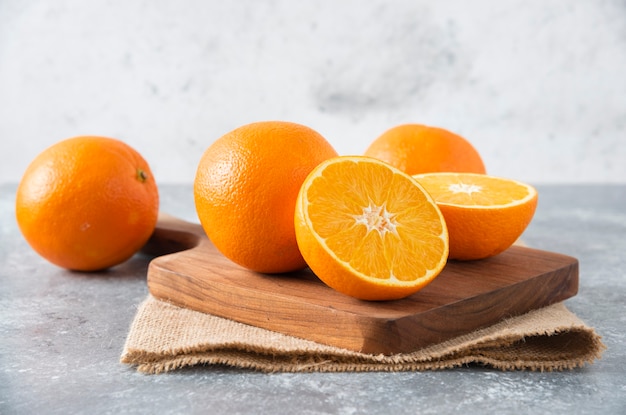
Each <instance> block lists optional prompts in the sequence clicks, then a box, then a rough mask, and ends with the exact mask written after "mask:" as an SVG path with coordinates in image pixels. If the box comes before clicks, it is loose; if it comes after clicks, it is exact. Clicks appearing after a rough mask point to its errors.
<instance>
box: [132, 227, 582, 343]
mask: <svg viewBox="0 0 626 415" xmlns="http://www.w3.org/2000/svg"><path fill="white" fill-rule="evenodd" d="M144 251H145V252H146V253H148V254H151V255H157V257H156V258H154V259H153V260H152V261H151V262H150V265H149V268H148V288H149V290H150V293H151V294H152V295H153V296H154V297H156V298H158V299H161V300H164V301H167V302H170V303H172V304H175V305H178V306H180V307H185V308H189V309H193V310H197V311H200V312H204V313H209V314H213V315H217V316H220V317H225V318H229V319H232V320H236V321H239V322H242V323H246V324H250V325H253V326H257V327H262V328H265V329H269V330H273V331H277V332H281V333H285V334H289V335H292V336H296V337H301V338H304V339H308V340H313V341H316V342H319V343H323V344H328V345H333V346H339V347H342V348H345V349H349V350H355V351H360V352H364V353H383V354H393V353H406V352H411V351H414V350H417V349H419V348H422V347H424V346H428V345H431V344H434V343H438V342H441V341H444V340H447V339H450V338H453V337H456V336H459V335H462V334H466V333H469V332H470V331H473V330H475V329H478V328H481V327H486V326H489V325H491V324H494V323H496V322H498V321H501V320H502V319H505V318H507V317H511V316H514V315H519V314H523V313H525V312H527V311H530V310H533V309H536V308H540V307H544V306H547V305H549V304H552V303H555V302H560V301H563V300H565V299H567V298H569V297H572V296H574V295H576V293H577V291H578V261H577V259H575V258H572V257H569V256H566V255H561V254H558V253H553V252H546V251H540V250H537V249H531V248H526V247H521V246H513V247H511V248H509V249H508V250H507V251H505V252H503V253H502V254H500V255H497V256H495V257H492V258H489V259H485V260H480V261H472V262H456V261H450V262H449V263H448V264H447V265H446V267H445V268H444V270H443V271H442V273H441V274H440V275H439V276H438V277H437V278H436V279H435V280H434V281H433V282H432V283H431V284H429V285H428V286H427V287H425V288H424V289H422V290H421V291H419V292H417V293H416V294H414V295H412V296H410V297H408V298H405V299H402V300H395V301H385V302H369V301H361V300H357V299H354V298H351V297H348V296H346V295H343V294H341V293H339V292H337V291H335V290H333V289H331V288H329V287H328V286H326V285H325V284H324V283H322V282H321V281H320V280H319V279H318V278H317V277H316V276H315V275H313V274H312V273H311V272H310V271H309V270H305V271H301V272H294V273H289V274H279V275H268V274H259V273H256V272H253V271H249V270H246V269H244V268H242V267H240V266H238V265H236V264H234V263H233V262H231V261H230V260H228V259H227V258H225V257H224V256H222V255H221V253H219V252H218V251H217V250H216V248H215V247H214V246H213V245H212V243H211V242H210V241H209V239H208V238H207V237H206V236H205V233H204V231H203V229H202V228H201V226H200V225H197V224H192V223H189V222H185V221H182V220H179V219H176V218H173V217H168V216H161V217H160V218H159V222H158V225H157V229H156V231H155V233H154V235H153V237H152V238H151V239H150V241H149V243H148V244H147V245H146V247H145V249H144ZM159 255H160V256H159Z"/></svg>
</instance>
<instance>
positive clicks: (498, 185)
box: [413, 173, 537, 260]
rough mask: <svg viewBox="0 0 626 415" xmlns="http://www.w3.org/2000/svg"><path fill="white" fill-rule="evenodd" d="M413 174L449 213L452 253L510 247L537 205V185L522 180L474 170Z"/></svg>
mask: <svg viewBox="0 0 626 415" xmlns="http://www.w3.org/2000/svg"><path fill="white" fill-rule="evenodd" d="M413 177H414V178H415V179H416V180H417V181H418V182H420V183H421V184H422V185H423V186H424V188H425V189H426V190H427V191H428V192H429V193H430V194H431V196H432V197H433V198H434V199H435V201H436V202H437V205H438V206H439V208H440V209H441V212H442V213H443V216H444V217H445V219H446V224H447V226H448V233H449V236H450V256H449V259H458V260H474V259H483V258H487V257H490V256H494V255H497V254H499V253H501V252H503V251H505V250H506V249H508V248H509V247H510V246H511V245H513V243H515V241H516V240H517V239H518V238H519V237H520V236H521V235H522V233H523V232H524V231H525V230H526V227H527V226H528V224H529V223H530V222H531V220H532V218H533V216H534V214H535V209H536V208H537V190H536V189H535V188H534V187H532V186H530V185H528V184H526V183H522V182H519V181H517V180H512V179H506V178H502V177H494V176H489V175H484V174H474V173H425V174H418V175H414V176H413Z"/></svg>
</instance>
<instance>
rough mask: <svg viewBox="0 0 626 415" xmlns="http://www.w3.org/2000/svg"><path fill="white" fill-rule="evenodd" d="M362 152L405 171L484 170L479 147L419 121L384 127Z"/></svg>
mask: <svg viewBox="0 0 626 415" xmlns="http://www.w3.org/2000/svg"><path fill="white" fill-rule="evenodd" d="M365 155H366V156H369V157H374V158H377V159H379V160H382V161H386V162H387V163H389V164H391V165H392V166H394V167H396V168H398V169H400V170H402V171H404V172H405V173H407V174H410V175H413V174H420V173H431V172H467V173H481V174H484V173H485V172H486V170H485V165H484V163H483V160H482V158H481V157H480V155H479V154H478V151H477V150H476V149H475V148H474V147H473V146H472V144H471V143H470V142H469V141H467V140H466V139H465V138H463V137H461V136H459V135H456V134H454V133H452V132H450V131H447V130H444V129H442V128H437V127H428V126H425V125H420V124H403V125H398V126H396V127H393V128H391V129H389V130H387V131H385V132H384V133H383V134H382V135H380V136H379V137H378V138H377V139H376V140H374V141H373V142H372V143H371V144H370V146H369V147H368V148H367V150H365Z"/></svg>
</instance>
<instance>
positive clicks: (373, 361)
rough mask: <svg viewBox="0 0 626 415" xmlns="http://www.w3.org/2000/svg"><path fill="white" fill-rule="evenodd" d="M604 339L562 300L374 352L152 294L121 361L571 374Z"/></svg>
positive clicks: (144, 368)
mask: <svg viewBox="0 0 626 415" xmlns="http://www.w3.org/2000/svg"><path fill="white" fill-rule="evenodd" d="M604 348H605V346H604V345H603V343H602V341H601V339H600V336H599V335H598V334H596V332H595V331H594V330H593V329H592V328H590V327H588V326H587V325H586V324H585V323H583V322H582V321H581V320H580V319H579V318H578V317H576V316H575V315H574V314H573V313H571V312H570V311H569V310H568V309H567V308H566V307H565V305H564V304H562V303H558V304H554V305H551V306H548V307H545V308H543V309H540V310H535V311H531V312H529V313H527V314H524V315H522V316H517V317H513V318H510V319H508V320H504V321H502V322H500V323H497V324H495V325H493V326H490V327H487V328H484V329H480V330H477V331H474V332H472V333H470V334H467V335H463V336H460V337H457V338H454V339H452V340H448V341H445V342H443V343H440V344H436V345H433V346H428V347H426V348H423V349H421V350H418V351H416V352H412V353H406V354H397V355H391V356H386V355H372V354H363V353H358V352H353V351H350V350H345V349H341V348H337V347H333V346H326V345H323V344H319V343H315V342H311V341H308V340H303V339H299V338H295V337H291V336H288V335H284V334H280V333H276V332H272V331H268V330H265V329H261V328H257V327H253V326H249V325H246V324H241V323H238V322H235V321H232V320H228V319H224V318H220V317H216V316H213V315H209V314H203V313H199V312H196V311H192V310H187V309H183V308H179V307H176V306H174V305H171V304H168V303H165V302H163V301H160V300H157V299H155V298H154V297H152V296H148V298H146V299H145V300H144V301H143V303H141V304H140V306H139V309H138V310H137V314H136V316H135V318H134V321H133V322H132V324H131V327H130V332H129V334H128V337H127V339H126V344H125V346H124V351H123V353H122V356H121V361H122V362H123V363H127V364H130V365H134V366H136V367H137V370H139V371H140V372H145V373H160V372H166V371H171V370H175V369H179V368H182V367H185V366H192V365H201V364H203V365H227V366H233V367H238V368H248V369H253V370H258V371H264V372H341V371H355V372H356V371H408V370H414V371H418V370H435V369H448V368H454V367H458V366H462V365H467V364H478V365H486V366H489V367H493V368H497V369H501V370H541V371H551V370H565V369H574V368H577V367H581V366H584V365H585V364H588V363H592V362H593V361H594V360H595V359H597V358H599V357H600V355H601V353H602V351H603V350H604Z"/></svg>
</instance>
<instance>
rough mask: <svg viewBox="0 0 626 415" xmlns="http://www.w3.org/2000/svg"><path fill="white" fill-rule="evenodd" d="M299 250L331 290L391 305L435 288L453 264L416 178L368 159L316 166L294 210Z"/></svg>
mask: <svg viewBox="0 0 626 415" xmlns="http://www.w3.org/2000/svg"><path fill="white" fill-rule="evenodd" d="M295 228H296V238H297V241H298V246H299V248H300V251H301V253H302V256H303V257H304V259H305V261H306V263H307V264H308V265H309V267H310V268H311V270H312V271H313V272H314V273H315V274H316V275H317V276H318V277H319V278H320V279H321V280H322V281H323V282H325V283H326V284H327V285H328V286H330V287H332V288H334V289H336V290H337V291H340V292H342V293H344V294H347V295H350V296H352V297H356V298H359V299H363V300H392V299H399V298H403V297H406V296H408V295H411V294H413V293H415V292H417V291H418V290H420V289H421V288H423V287H424V286H426V285H427V284H428V283H430V282H431V281H432V280H433V279H434V278H435V277H436V276H437V275H438V274H439V273H440V272H441V270H442V269H443V267H444V266H445V264H446V259H447V256H448V232H447V229H446V225H445V222H444V218H443V216H442V214H441V212H440V210H439V208H438V207H437V205H436V203H435V201H434V200H433V199H432V198H431V197H430V196H429V195H428V193H427V192H426V191H425V190H424V189H423V188H422V187H421V186H420V185H419V183H417V182H416V181H415V180H414V179H413V178H411V176H409V175H407V174H405V173H403V172H401V171H400V170H398V169H396V168H394V167H392V166H391V165H389V164H387V163H384V162H381V161H379V160H375V159H373V158H369V157H359V156H340V157H335V158H332V159H330V160H327V161H325V162H323V163H321V164H320V165H319V166H317V167H316V168H315V169H314V170H313V171H312V172H311V174H309V176H308V177H307V179H306V180H305V181H304V183H303V185H302V187H301V189H300V193H299V194H298V199H297V202H296V212H295Z"/></svg>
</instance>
